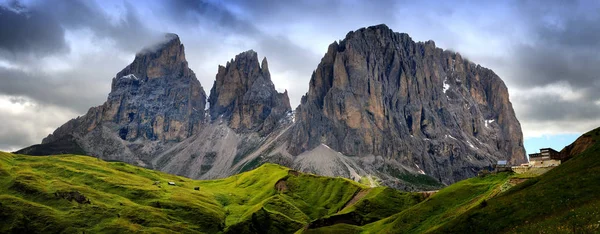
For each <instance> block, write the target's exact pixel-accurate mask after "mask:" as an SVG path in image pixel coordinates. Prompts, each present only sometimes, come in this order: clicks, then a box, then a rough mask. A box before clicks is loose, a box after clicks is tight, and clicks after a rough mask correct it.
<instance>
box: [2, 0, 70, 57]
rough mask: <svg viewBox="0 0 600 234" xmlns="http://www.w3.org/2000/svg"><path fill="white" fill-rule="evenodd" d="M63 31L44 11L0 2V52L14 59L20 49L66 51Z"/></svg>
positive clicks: (45, 52) (27, 51)
mask: <svg viewBox="0 0 600 234" xmlns="http://www.w3.org/2000/svg"><path fill="white" fill-rule="evenodd" d="M64 34H65V31H64V29H63V28H62V27H61V26H60V24H59V23H58V21H57V20H56V19H55V18H54V17H53V16H52V15H50V14H48V13H47V12H43V11H38V10H24V9H21V8H18V9H15V8H14V6H13V7H12V8H11V7H9V6H1V5H0V56H1V55H2V54H4V56H6V57H9V59H14V58H15V57H17V56H18V55H19V54H21V53H25V54H35V55H47V54H53V53H59V52H66V51H68V49H69V48H68V46H67V44H66V42H65V40H64ZM2 51H5V53H1V52H2ZM6 52H8V54H6Z"/></svg>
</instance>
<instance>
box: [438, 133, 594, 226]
mask: <svg viewBox="0 0 600 234" xmlns="http://www.w3.org/2000/svg"><path fill="white" fill-rule="evenodd" d="M584 137H591V138H592V139H593V140H594V141H595V143H594V144H592V145H591V147H589V148H588V149H587V150H585V151H584V152H583V153H581V154H579V155H577V156H575V157H574V158H573V159H571V160H569V161H567V162H565V163H564V164H562V165H560V166H559V167H557V168H555V169H553V170H551V171H549V172H547V173H545V174H543V175H541V176H539V177H537V178H534V179H531V180H529V181H527V182H525V183H523V184H520V185H518V186H516V187H515V188H513V189H511V190H509V191H508V192H507V193H505V194H502V195H500V196H498V197H496V198H494V199H491V200H489V201H488V202H487V205H486V206H480V207H477V208H476V209H473V210H470V211H469V212H466V213H465V214H463V215H461V216H460V217H458V218H457V219H455V220H453V221H451V222H449V223H448V224H446V225H444V226H443V227H442V228H440V229H439V230H440V231H442V232H458V233H464V232H473V233H501V232H525V233H539V232H545V233H571V232H572V233H600V128H598V129H596V130H593V131H591V132H588V133H586V134H585V135H584Z"/></svg>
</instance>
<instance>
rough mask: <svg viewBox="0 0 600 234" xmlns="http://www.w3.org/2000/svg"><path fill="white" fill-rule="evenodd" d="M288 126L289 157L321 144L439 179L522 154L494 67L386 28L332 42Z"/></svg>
mask: <svg viewBox="0 0 600 234" xmlns="http://www.w3.org/2000/svg"><path fill="white" fill-rule="evenodd" d="M291 131H292V133H291V135H292V136H291V137H290V138H289V144H288V145H289V146H288V150H289V152H290V153H292V154H293V155H298V154H301V153H302V152H305V151H307V150H311V149H313V148H315V147H317V146H319V145H321V144H325V145H327V146H329V147H331V148H332V149H335V150H337V151H340V152H341V153H342V154H344V155H347V156H358V157H361V156H368V155H374V156H383V158H384V160H386V161H394V162H398V163H399V164H400V165H405V166H408V167H412V168H414V169H415V171H420V172H422V173H425V174H427V175H430V176H432V177H434V178H436V179H437V180H439V181H440V182H443V183H452V182H455V181H457V180H460V179H464V178H467V177H470V176H473V175H475V173H476V172H477V171H478V170H479V169H481V168H483V167H485V166H488V165H490V164H492V163H494V162H495V161H496V160H504V159H508V160H509V161H510V162H511V163H513V164H519V163H521V162H525V161H526V159H525V151H524V148H523V144H522V142H523V139H522V132H521V127H520V124H519V122H518V121H517V119H516V117H515V114H514V111H513V108H512V105H511V103H510V101H509V97H508V92H507V89H506V86H505V85H504V83H503V81H502V80H501V79H500V78H499V77H498V76H497V75H496V74H495V73H494V72H493V71H491V70H489V69H486V68H484V67H481V66H479V65H476V64H474V63H472V62H469V61H467V60H465V59H463V58H462V57H461V56H460V54H458V53H454V52H450V51H444V50H442V49H440V48H437V47H436V46H435V44H434V42H433V41H428V42H424V43H423V42H414V41H413V40H412V39H411V38H410V37H409V36H408V35H407V34H401V33H395V32H393V31H392V30H391V29H389V28H388V27H387V26H385V25H378V26H373V27H368V28H363V29H360V30H357V31H354V32H350V33H348V34H347V35H346V38H345V39H344V40H342V41H340V42H339V43H338V42H334V43H333V44H331V45H330V46H329V48H328V51H327V53H326V54H325V56H324V57H323V59H322V60H321V63H320V64H319V65H318V67H317V69H316V70H315V72H314V73H313V75H312V78H311V80H310V84H309V91H308V93H307V94H306V95H305V96H304V97H303V98H302V100H301V104H300V106H299V107H298V108H297V110H296V123H295V125H294V126H293V129H292V130H291ZM385 164H389V163H385ZM378 170H379V171H385V170H388V169H386V168H385V167H381V168H379V169H378Z"/></svg>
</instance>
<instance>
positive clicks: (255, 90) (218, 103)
mask: <svg viewBox="0 0 600 234" xmlns="http://www.w3.org/2000/svg"><path fill="white" fill-rule="evenodd" d="M208 102H209V103H210V108H209V112H210V116H211V120H216V119H219V118H222V119H224V120H226V121H228V126H229V127H230V128H231V129H234V130H236V131H237V132H252V131H254V132H259V133H261V134H266V133H270V132H271V131H272V130H273V128H274V127H275V125H276V124H277V122H278V121H279V120H280V119H281V118H282V117H283V116H284V115H285V114H286V113H287V112H289V111H291V107H290V101H289V98H288V94H287V91H286V92H284V93H278V92H277V90H275V86H274V85H273V82H272V81H271V74H270V73H269V67H268V64H267V58H264V59H263V60H262V63H261V64H260V65H259V63H258V57H257V54H256V52H254V51H252V50H250V51H246V52H244V53H241V54H239V55H237V56H235V59H233V60H231V61H230V62H227V65H226V66H225V67H223V66H219V72H218V73H217V77H216V80H215V83H214V85H213V87H212V89H211V90H210V97H209V99H208Z"/></svg>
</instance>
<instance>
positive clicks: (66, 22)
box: [32, 0, 161, 52]
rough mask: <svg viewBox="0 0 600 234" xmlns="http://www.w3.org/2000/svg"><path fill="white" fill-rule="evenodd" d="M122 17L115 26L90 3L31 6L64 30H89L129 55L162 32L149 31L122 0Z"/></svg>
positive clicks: (75, 0)
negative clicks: (45, 12)
mask: <svg viewBox="0 0 600 234" xmlns="http://www.w3.org/2000/svg"><path fill="white" fill-rule="evenodd" d="M124 7H125V11H124V16H123V17H122V18H121V19H120V20H118V21H117V22H116V23H112V22H111V19H110V17H109V16H108V15H107V14H106V13H105V12H104V11H103V10H102V9H101V8H100V7H99V6H98V5H97V4H95V2H93V1H83V0H71V1H61V0H48V1H41V2H40V3H39V5H33V6H32V8H34V9H40V10H41V9H46V10H47V11H49V12H51V13H52V14H53V16H54V17H55V18H56V19H58V21H59V22H60V24H61V25H62V26H63V27H65V28H67V29H81V28H88V29H91V31H92V32H93V33H94V34H95V35H96V36H97V37H99V38H110V39H114V40H115V41H116V46H117V47H119V48H120V49H124V50H127V51H130V52H136V51H137V50H140V49H141V48H142V46H144V45H147V44H150V43H152V42H153V41H156V40H157V39H158V38H160V37H161V33H159V32H157V31H155V30H152V29H150V28H148V27H147V26H146V25H145V24H144V23H143V22H142V20H141V19H140V16H139V15H138V13H137V12H136V10H135V8H134V6H133V5H131V3H129V2H128V1H124Z"/></svg>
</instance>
